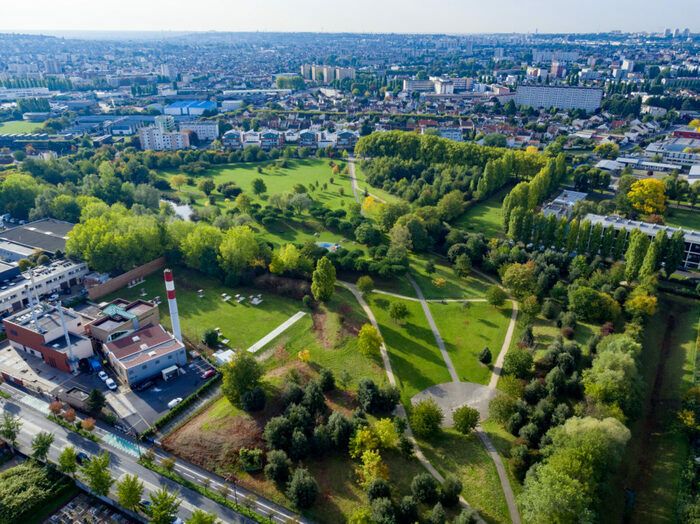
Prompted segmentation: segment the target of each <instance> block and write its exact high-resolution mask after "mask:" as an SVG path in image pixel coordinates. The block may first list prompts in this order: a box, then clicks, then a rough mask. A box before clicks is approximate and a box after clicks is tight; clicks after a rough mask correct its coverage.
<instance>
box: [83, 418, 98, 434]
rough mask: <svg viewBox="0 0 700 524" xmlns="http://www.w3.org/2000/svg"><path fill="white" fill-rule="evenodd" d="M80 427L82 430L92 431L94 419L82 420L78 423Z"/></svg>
mask: <svg viewBox="0 0 700 524" xmlns="http://www.w3.org/2000/svg"><path fill="white" fill-rule="evenodd" d="M80 427H81V428H83V429H84V430H85V431H92V430H93V429H95V419H94V418H92V417H88V418H86V419H84V420H83V421H82V422H81V423H80Z"/></svg>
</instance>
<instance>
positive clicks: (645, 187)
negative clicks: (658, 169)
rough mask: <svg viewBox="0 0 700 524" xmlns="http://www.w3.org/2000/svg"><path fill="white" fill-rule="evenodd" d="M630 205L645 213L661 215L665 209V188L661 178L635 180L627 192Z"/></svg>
mask: <svg viewBox="0 0 700 524" xmlns="http://www.w3.org/2000/svg"><path fill="white" fill-rule="evenodd" d="M627 198H629V200H630V203H631V204H632V207H633V208H634V209H636V210H637V211H639V212H640V213H644V214H645V215H651V214H658V215H663V214H664V212H665V211H666V188H665V186H664V183H663V182H662V181H661V180H658V179H656V178H645V179H642V180H637V181H636V182H635V183H633V184H632V186H631V187H630V190H629V193H627Z"/></svg>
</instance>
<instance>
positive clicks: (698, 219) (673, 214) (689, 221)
mask: <svg viewBox="0 0 700 524" xmlns="http://www.w3.org/2000/svg"><path fill="white" fill-rule="evenodd" d="M664 221H665V222H666V224H667V225H669V226H674V227H683V228H686V229H695V230H700V209H697V210H692V211H691V210H690V209H677V208H668V211H667V212H666V217H665V219H664Z"/></svg>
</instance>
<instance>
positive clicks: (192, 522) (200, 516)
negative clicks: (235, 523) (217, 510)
mask: <svg viewBox="0 0 700 524" xmlns="http://www.w3.org/2000/svg"><path fill="white" fill-rule="evenodd" d="M185 522H186V523H187V524H218V523H219V522H220V521H219V519H218V517H217V516H216V515H214V514H213V513H207V512H206V511H204V510H201V509H196V510H194V511H193V512H192V515H191V516H190V518H188V519H187V520H186V521H185Z"/></svg>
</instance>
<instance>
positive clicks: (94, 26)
mask: <svg viewBox="0 0 700 524" xmlns="http://www.w3.org/2000/svg"><path fill="white" fill-rule="evenodd" d="M610 4H611V2H609V1H604V0H589V1H588V2H585V3H583V2H579V1H573V0H558V1H557V0H520V1H518V0H502V1H501V2H500V3H499V4H498V9H493V4H489V3H485V2H483V1H481V0H479V1H476V0H463V1H460V0H442V1H441V2H439V3H438V4H437V5H434V6H426V4H425V3H424V2H419V1H418V0H403V1H401V2H399V1H397V0H389V1H384V2H373V1H371V0H356V1H355V2H352V3H342V2H329V1H328V0H325V1H323V0H298V1H297V2H295V3H293V4H291V3H289V2H287V1H285V0H269V1H268V2H267V3H266V4H265V5H251V3H249V2H242V1H240V0H231V1H228V2H227V1H224V0H200V1H199V2H198V3H197V4H196V5H194V6H193V5H192V4H191V3H189V2H187V3H186V2H184V1H179V2H178V1H166V0H151V1H149V2H143V1H138V0H121V1H119V2H113V1H110V2H107V1H105V0H94V1H85V0H65V1H62V2H56V1H55V0H28V1H26V2H24V3H22V4H17V3H13V4H12V6H8V7H4V8H2V9H1V10H0V13H2V16H1V17H0V18H1V19H2V20H1V21H0V32H3V33H33V34H46V35H54V34H55V35H58V36H65V33H79V32H86V31H90V32H101V33H104V32H109V33H115V34H116V33H119V32H124V31H128V32H140V33H144V32H146V33H193V32H206V31H216V32H256V31H260V32H289V33H294V32H326V33H448V34H477V33H534V32H535V31H538V32H541V33H598V32H607V31H611V30H621V31H625V32H635V31H647V32H658V31H663V30H664V29H665V28H667V27H668V28H671V29H675V28H680V29H684V28H686V27H688V28H689V29H690V30H691V31H693V32H696V31H697V30H698V27H697V24H698V21H700V1H698V0H667V1H665V2H651V1H646V2H640V1H638V0H617V1H616V2H614V4H615V5H614V8H611V6H610ZM645 4H646V5H645ZM345 6H347V8H345ZM689 21H692V22H693V23H695V24H696V25H695V26H690V25H688V22H689Z"/></svg>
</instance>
